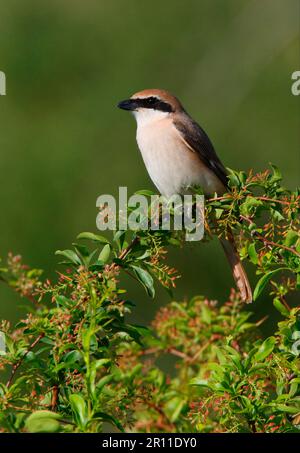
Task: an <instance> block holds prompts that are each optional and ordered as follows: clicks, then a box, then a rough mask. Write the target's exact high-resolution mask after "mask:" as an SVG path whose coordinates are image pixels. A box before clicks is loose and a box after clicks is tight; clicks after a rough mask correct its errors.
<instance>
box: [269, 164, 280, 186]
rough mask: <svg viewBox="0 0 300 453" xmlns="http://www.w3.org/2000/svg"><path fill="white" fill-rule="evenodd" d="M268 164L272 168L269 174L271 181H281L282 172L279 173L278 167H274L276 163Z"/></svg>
mask: <svg viewBox="0 0 300 453" xmlns="http://www.w3.org/2000/svg"><path fill="white" fill-rule="evenodd" d="M270 166H271V168H272V170H273V174H272V176H271V182H273V183H274V182H277V181H281V180H282V174H281V172H280V170H279V168H278V167H276V165H274V164H271V163H270Z"/></svg>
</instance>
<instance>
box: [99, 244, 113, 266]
mask: <svg viewBox="0 0 300 453" xmlns="http://www.w3.org/2000/svg"><path fill="white" fill-rule="evenodd" d="M109 256H110V245H109V244H105V246H104V247H103V249H102V250H101V252H100V255H99V258H98V259H99V261H101V262H102V263H107V261H108V259H109Z"/></svg>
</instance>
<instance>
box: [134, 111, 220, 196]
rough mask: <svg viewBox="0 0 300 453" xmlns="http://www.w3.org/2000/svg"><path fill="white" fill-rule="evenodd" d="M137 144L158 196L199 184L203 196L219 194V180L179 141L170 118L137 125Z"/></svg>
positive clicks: (181, 190) (179, 191)
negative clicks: (158, 192) (204, 194)
mask: <svg viewBox="0 0 300 453" xmlns="http://www.w3.org/2000/svg"><path fill="white" fill-rule="evenodd" d="M137 143H138V146H139V149H140V151H141V154H142V157H143V160H144V163H145V165H146V168H147V171H148V173H149V176H150V178H151V179H152V181H153V183H154V184H155V186H156V187H157V189H158V190H159V191H160V193H161V194H163V195H166V196H170V195H173V194H175V193H182V192H183V191H184V189H185V188H186V187H187V186H191V185H200V186H201V187H202V188H203V190H204V192H205V193H206V194H208V195H209V194H213V193H215V192H219V191H220V185H222V184H221V182H220V180H219V179H218V178H217V177H216V176H215V175H214V173H213V172H212V171H210V170H209V169H208V168H207V167H206V166H205V165H204V164H203V162H202V161H201V160H200V158H199V156H198V154H197V153H196V152H193V151H191V150H190V149H189V148H187V146H186V145H185V143H184V141H182V140H181V138H180V136H179V132H178V131H177V129H176V128H175V126H174V125H173V122H172V119H170V118H165V119H161V120H159V121H157V122H155V124H153V123H151V124H144V125H138V128H137Z"/></svg>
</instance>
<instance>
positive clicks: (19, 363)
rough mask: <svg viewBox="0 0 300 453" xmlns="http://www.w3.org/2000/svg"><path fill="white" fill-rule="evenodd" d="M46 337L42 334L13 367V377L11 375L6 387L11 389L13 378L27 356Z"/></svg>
mask: <svg viewBox="0 0 300 453" xmlns="http://www.w3.org/2000/svg"><path fill="white" fill-rule="evenodd" d="M44 336H45V334H44V333H41V334H40V335H39V336H38V337H37V338H36V339H35V340H34V342H33V343H31V345H30V346H29V348H28V349H27V351H26V352H25V354H24V355H23V357H21V359H20V360H19V361H18V362H17V363H16V364H15V365H14V366H13V368H12V371H11V375H10V378H9V380H8V381H7V384H6V387H7V388H9V387H10V386H11V384H12V381H13V378H14V376H15V374H16V372H17V370H18V368H19V367H20V366H21V364H22V362H23V360H24V359H25V357H26V356H27V354H29V352H30V351H32V349H33V348H34V347H35V346H36V345H37V344H38V342H39V341H40V340H41V339H42V338H43V337H44Z"/></svg>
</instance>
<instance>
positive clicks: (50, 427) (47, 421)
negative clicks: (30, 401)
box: [25, 410, 61, 433]
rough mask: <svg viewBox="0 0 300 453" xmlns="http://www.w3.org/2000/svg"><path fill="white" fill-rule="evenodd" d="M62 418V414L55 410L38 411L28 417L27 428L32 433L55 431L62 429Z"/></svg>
mask: <svg viewBox="0 0 300 453" xmlns="http://www.w3.org/2000/svg"><path fill="white" fill-rule="evenodd" d="M60 419H61V416H60V415H59V414H57V413H55V412H51V411H43V410H41V411H36V412H33V413H32V414H30V415H29V417H28V418H27V419H26V422H25V428H26V430H27V431H29V432H30V433H55V432H58V431H59V430H60V427H61V425H60V423H59V421H58V420H60Z"/></svg>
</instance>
